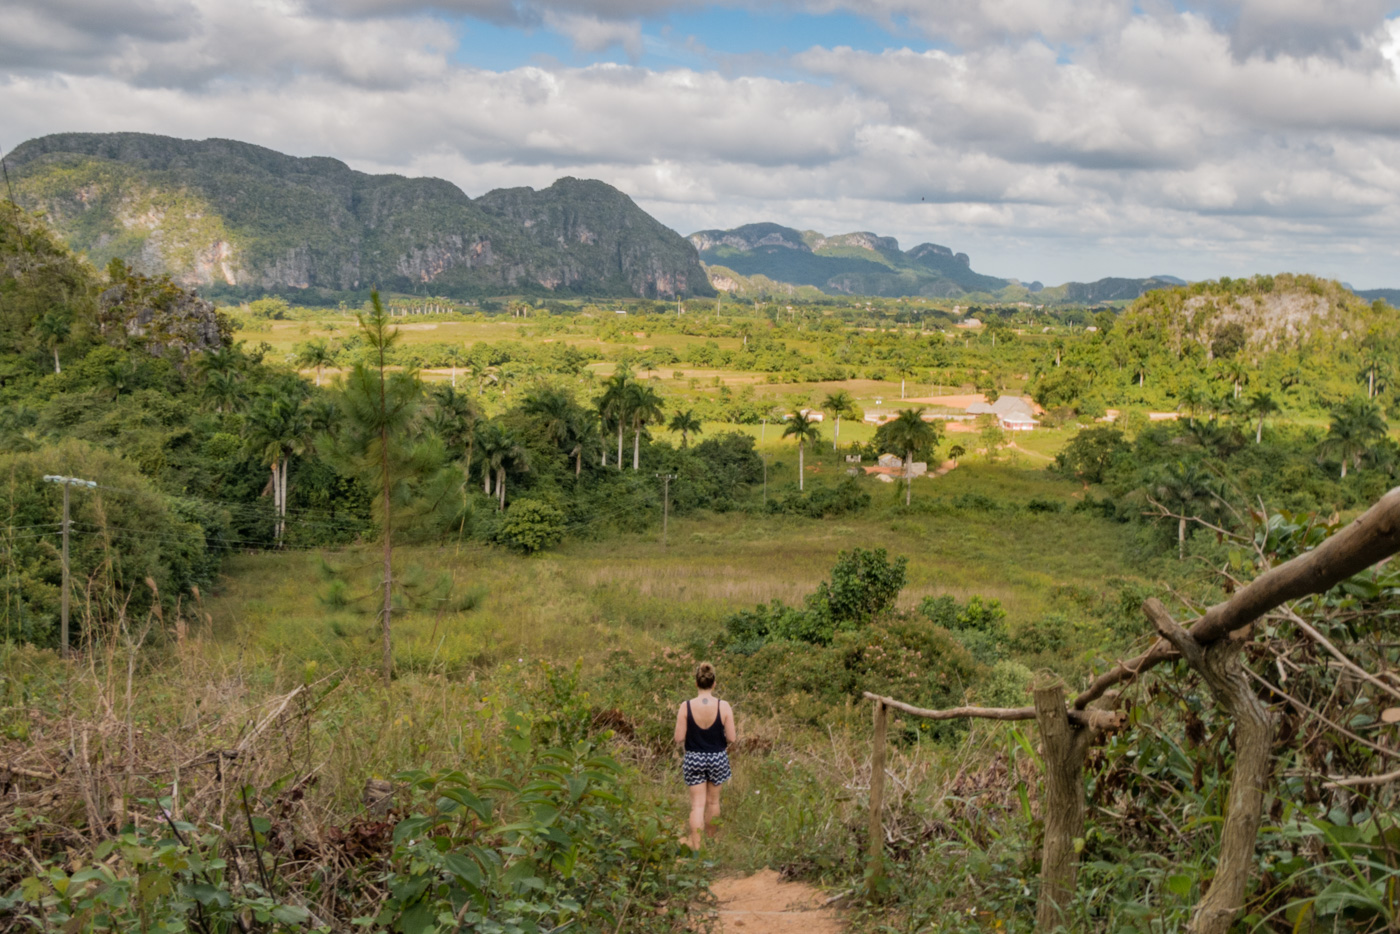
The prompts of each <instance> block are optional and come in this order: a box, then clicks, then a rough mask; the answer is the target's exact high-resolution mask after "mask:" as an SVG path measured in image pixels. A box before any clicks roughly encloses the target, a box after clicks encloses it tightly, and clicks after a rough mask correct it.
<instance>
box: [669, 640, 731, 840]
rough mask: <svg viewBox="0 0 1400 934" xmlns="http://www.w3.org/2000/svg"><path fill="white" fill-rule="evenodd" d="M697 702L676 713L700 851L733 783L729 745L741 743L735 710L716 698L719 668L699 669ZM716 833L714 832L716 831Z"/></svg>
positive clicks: (692, 825)
mask: <svg viewBox="0 0 1400 934" xmlns="http://www.w3.org/2000/svg"><path fill="white" fill-rule="evenodd" d="M695 687H696V688H698V689H699V693H697V694H696V695H695V696H694V697H693V698H691V699H690V700H688V701H686V702H685V703H684V704H681V706H680V709H678V710H677V711H676V742H677V743H678V744H682V745H684V747H685V757H684V758H683V759H682V760H681V775H682V777H683V778H684V779H685V783H686V785H687V787H688V788H689V790H690V839H689V840H688V841H687V842H688V843H689V844H690V848H691V849H692V850H694V851H696V852H699V850H700V837H701V833H702V832H703V831H704V830H705V828H706V824H707V823H708V824H710V825H713V824H714V822H715V821H716V820H718V819H719V786H720V785H723V784H724V783H725V782H727V781H729V751H728V750H729V744H730V743H732V742H734V741H736V740H737V739H738V736H739V734H738V731H737V730H736V729H735V727H734V709H733V708H732V707H730V706H729V702H728V701H722V700H719V699H718V698H717V697H715V695H714V689H715V666H714V665H711V664H710V663H709V662H701V663H700V664H699V665H698V666H696V668H695ZM712 829H713V828H712Z"/></svg>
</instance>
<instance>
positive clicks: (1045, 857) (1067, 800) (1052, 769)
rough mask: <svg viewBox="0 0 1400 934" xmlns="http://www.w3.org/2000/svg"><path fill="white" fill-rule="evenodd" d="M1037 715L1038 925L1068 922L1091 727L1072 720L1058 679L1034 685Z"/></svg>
mask: <svg viewBox="0 0 1400 934" xmlns="http://www.w3.org/2000/svg"><path fill="white" fill-rule="evenodd" d="M1034 693H1035V719H1036V723H1037V724H1039V726H1040V745H1041V756H1042V758H1043V759H1044V761H1045V798H1044V799H1043V800H1042V801H1041V805H1040V810H1041V815H1042V816H1043V817H1044V820H1045V845H1044V848H1043V850H1042V851H1041V857H1040V897H1039V899H1038V900H1037V902H1036V906H1035V929H1036V930H1037V931H1044V932H1049V931H1053V930H1055V929H1056V928H1067V927H1068V924H1067V920H1066V917H1065V913H1066V909H1067V908H1068V907H1069V903H1070V900H1071V899H1072V898H1074V881H1075V876H1076V875H1077V874H1078V869H1079V854H1078V853H1077V852H1075V848H1074V843H1075V841H1076V840H1078V839H1080V838H1082V837H1083V836H1084V754H1085V753H1086V752H1087V751H1088V748H1089V737H1090V735H1091V734H1092V733H1093V730H1091V729H1088V728H1086V727H1076V726H1074V725H1072V724H1071V723H1070V722H1069V716H1068V713H1067V711H1066V710H1065V687H1064V685H1063V684H1060V683H1059V682H1056V683H1054V684H1049V685H1045V686H1042V687H1038V688H1036V689H1035V692H1034Z"/></svg>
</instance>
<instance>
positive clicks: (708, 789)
mask: <svg viewBox="0 0 1400 934" xmlns="http://www.w3.org/2000/svg"><path fill="white" fill-rule="evenodd" d="M719 790H720V786H719V785H711V784H710V783H709V782H706V783H705V833H706V834H707V835H708V836H711V837H713V836H714V835H715V834H716V833H718V832H719V828H718V827H716V826H715V821H717V820H719Z"/></svg>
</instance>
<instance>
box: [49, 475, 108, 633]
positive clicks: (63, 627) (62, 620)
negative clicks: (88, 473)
mask: <svg viewBox="0 0 1400 934" xmlns="http://www.w3.org/2000/svg"><path fill="white" fill-rule="evenodd" d="M44 481H45V482H46V483H57V484H60V485H61V486H62V487H63V603H62V610H61V611H60V617H59V625H58V649H59V654H60V655H62V656H63V657H64V658H67V657H68V590H69V587H68V528H69V526H70V525H72V522H70V521H69V519H68V488H69V487H73V486H80V487H85V488H86V489H89V490H95V489H97V484H96V483H95V482H93V481H92V480H79V479H78V478H77V477H60V476H58V475H56V474H45V475H44Z"/></svg>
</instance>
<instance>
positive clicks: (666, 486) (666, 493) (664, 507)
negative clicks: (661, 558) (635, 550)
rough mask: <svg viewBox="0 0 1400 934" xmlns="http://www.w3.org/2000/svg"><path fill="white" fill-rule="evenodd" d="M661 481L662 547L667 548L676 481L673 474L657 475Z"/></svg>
mask: <svg viewBox="0 0 1400 934" xmlns="http://www.w3.org/2000/svg"><path fill="white" fill-rule="evenodd" d="M656 476H657V477H658V478H659V479H660V480H661V490H662V493H661V497H662V500H661V547H662V548H665V547H666V526H667V525H668V524H669V521H670V518H671V481H672V480H674V479H676V475H675V474H673V473H659V474H657V475H656Z"/></svg>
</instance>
